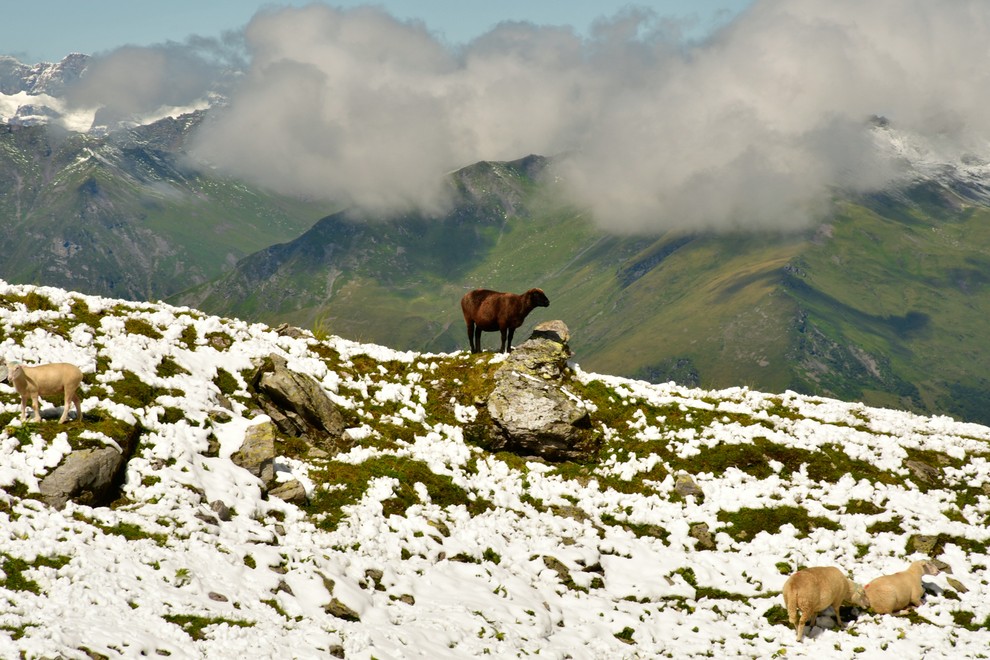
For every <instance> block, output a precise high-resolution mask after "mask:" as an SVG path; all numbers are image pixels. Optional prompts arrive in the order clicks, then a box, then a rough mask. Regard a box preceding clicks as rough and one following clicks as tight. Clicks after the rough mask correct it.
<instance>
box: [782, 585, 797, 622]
mask: <svg viewBox="0 0 990 660" xmlns="http://www.w3.org/2000/svg"><path fill="white" fill-rule="evenodd" d="M784 606H785V607H786V608H787V620H788V621H790V622H791V627H792V628H794V629H795V630H797V624H798V613H797V611H798V606H797V598H795V597H794V594H789V593H788V592H787V591H784Z"/></svg>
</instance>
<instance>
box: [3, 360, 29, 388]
mask: <svg viewBox="0 0 990 660" xmlns="http://www.w3.org/2000/svg"><path fill="white" fill-rule="evenodd" d="M23 371H24V366H23V365H22V364H21V363H20V362H4V364H3V374H4V375H3V379H2V380H6V381H7V382H8V383H13V382H14V379H15V378H17V375H18V374H20V373H21V372H23Z"/></svg>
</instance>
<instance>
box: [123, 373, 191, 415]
mask: <svg viewBox="0 0 990 660" xmlns="http://www.w3.org/2000/svg"><path fill="white" fill-rule="evenodd" d="M111 386H112V387H113V392H114V395H113V399H114V401H116V402H117V403H123V404H125V405H128V406H130V407H131V408H144V407H145V406H149V405H151V404H152V403H154V402H155V399H157V398H158V397H159V396H161V395H162V394H168V393H173V392H174V393H179V392H178V391H176V390H167V389H163V388H157V387H152V386H151V385H148V384H147V383H145V382H144V381H142V380H141V379H140V378H139V377H138V376H137V375H136V374H135V373H133V372H131V371H126V370H125V371H124V372H123V378H122V379H120V380H117V381H114V382H113V383H111Z"/></svg>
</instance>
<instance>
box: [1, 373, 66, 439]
mask: <svg viewBox="0 0 990 660" xmlns="http://www.w3.org/2000/svg"><path fill="white" fill-rule="evenodd" d="M5 366H6V368H7V380H8V381H10V383H11V384H12V385H13V386H14V389H15V390H17V393H18V394H20V395H21V419H22V420H25V419H27V400H28V397H31V402H32V405H33V407H34V421H36V422H40V421H41V412H40V410H39V409H38V397H39V396H46V395H49V394H57V393H59V392H63V393H64V394H65V403H64V405H63V407H62V417H60V418H59V420H58V422H59V424H62V423H64V422H65V421H66V420H68V419H69V404H70V403H72V404H75V406H76V419H82V401H81V400H80V398H79V393H78V392H77V390H78V389H79V384H80V383H81V382H82V379H83V375H82V372H81V371H80V370H79V367H77V366H76V365H74V364H68V363H66V362H56V363H53V364H42V365H38V366H36V367H26V366H24V365H23V364H19V363H16V362H15V363H7V364H6V365H5Z"/></svg>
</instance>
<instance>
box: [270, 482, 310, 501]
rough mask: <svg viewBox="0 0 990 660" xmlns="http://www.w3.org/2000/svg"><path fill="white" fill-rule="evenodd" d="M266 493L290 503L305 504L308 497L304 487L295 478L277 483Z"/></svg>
mask: <svg viewBox="0 0 990 660" xmlns="http://www.w3.org/2000/svg"><path fill="white" fill-rule="evenodd" d="M268 495H269V496H271V497H277V498H278V499H280V500H282V501H283V502H289V503H290V504H305V503H306V501H307V499H308V498H307V497H306V488H305V487H304V486H303V485H302V483H300V482H299V481H298V480H296V479H293V480H292V481H286V482H284V483H281V484H279V485H278V486H276V487H275V488H272V489H271V490H270V491H268Z"/></svg>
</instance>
